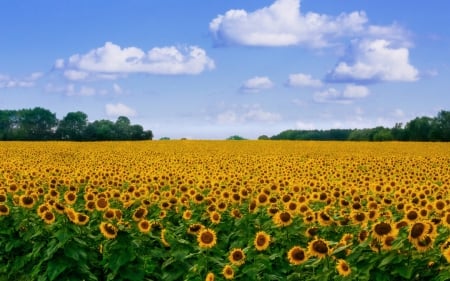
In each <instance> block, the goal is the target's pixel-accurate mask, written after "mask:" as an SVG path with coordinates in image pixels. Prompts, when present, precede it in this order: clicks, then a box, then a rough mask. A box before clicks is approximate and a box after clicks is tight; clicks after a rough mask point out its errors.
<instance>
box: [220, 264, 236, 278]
mask: <svg viewBox="0 0 450 281" xmlns="http://www.w3.org/2000/svg"><path fill="white" fill-rule="evenodd" d="M222 275H223V277H224V278H225V279H227V280H231V279H233V278H234V269H233V268H232V267H231V266H230V265H229V264H227V265H225V266H224V267H223V269H222Z"/></svg>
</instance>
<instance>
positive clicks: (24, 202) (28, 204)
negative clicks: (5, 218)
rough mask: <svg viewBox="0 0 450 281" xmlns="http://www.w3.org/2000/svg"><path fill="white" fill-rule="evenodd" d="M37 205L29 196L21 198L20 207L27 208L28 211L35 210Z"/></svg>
mask: <svg viewBox="0 0 450 281" xmlns="http://www.w3.org/2000/svg"><path fill="white" fill-rule="evenodd" d="M34 203H35V200H34V198H33V197H32V196H28V195H21V196H20V197H19V205H20V206H21V207H24V208H27V209H31V208H33V206H34Z"/></svg>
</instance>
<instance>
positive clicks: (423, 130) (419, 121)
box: [405, 116, 433, 141]
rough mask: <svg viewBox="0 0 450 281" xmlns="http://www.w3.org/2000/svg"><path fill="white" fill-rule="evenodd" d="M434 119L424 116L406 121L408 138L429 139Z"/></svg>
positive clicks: (413, 139)
mask: <svg viewBox="0 0 450 281" xmlns="http://www.w3.org/2000/svg"><path fill="white" fill-rule="evenodd" d="M432 122H433V119H432V118H430V117H426V116H422V117H416V118H415V119H413V120H411V121H409V122H408V123H406V126H405V131H406V135H407V139H408V140H411V141H427V140H429V139H430V132H431V128H432Z"/></svg>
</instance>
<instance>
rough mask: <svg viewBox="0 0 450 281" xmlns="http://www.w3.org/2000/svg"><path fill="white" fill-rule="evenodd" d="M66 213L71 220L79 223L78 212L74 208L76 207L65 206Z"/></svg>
mask: <svg viewBox="0 0 450 281" xmlns="http://www.w3.org/2000/svg"><path fill="white" fill-rule="evenodd" d="M64 213H65V214H66V216H67V218H68V219H69V220H70V221H71V222H73V223H75V224H76V223H77V222H78V221H77V219H78V218H77V212H76V211H75V210H74V209H72V208H65V209H64Z"/></svg>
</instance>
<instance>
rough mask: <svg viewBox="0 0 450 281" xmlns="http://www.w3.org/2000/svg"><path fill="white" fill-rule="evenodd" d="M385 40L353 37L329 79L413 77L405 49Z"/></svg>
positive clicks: (362, 80) (414, 71) (366, 80)
mask: <svg viewBox="0 0 450 281" xmlns="http://www.w3.org/2000/svg"><path fill="white" fill-rule="evenodd" d="M391 45H392V44H391V42H390V41H387V40H382V39H378V40H355V41H353V43H352V48H350V49H349V51H348V53H347V55H346V57H345V58H344V59H343V60H342V61H340V62H339V63H338V64H337V65H336V67H335V68H334V69H333V70H332V71H331V72H330V73H329V74H328V76H327V80H328V81H332V82H352V81H355V82H379V81H415V80H417V79H418V74H419V73H418V71H417V69H416V68H415V67H414V66H412V65H411V64H410V63H409V50H408V49H407V48H403V47H398V48H395V47H392V46H391Z"/></svg>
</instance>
